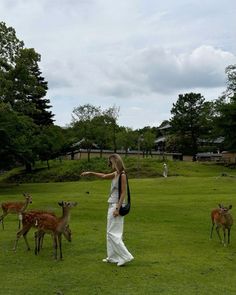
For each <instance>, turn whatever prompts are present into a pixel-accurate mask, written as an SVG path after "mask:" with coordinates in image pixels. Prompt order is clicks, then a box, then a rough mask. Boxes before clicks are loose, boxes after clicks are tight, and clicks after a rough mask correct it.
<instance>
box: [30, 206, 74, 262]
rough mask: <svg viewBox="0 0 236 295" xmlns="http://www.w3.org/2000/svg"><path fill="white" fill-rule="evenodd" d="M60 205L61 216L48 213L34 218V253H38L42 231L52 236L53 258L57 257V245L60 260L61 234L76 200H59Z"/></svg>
mask: <svg viewBox="0 0 236 295" xmlns="http://www.w3.org/2000/svg"><path fill="white" fill-rule="evenodd" d="M58 205H59V206H61V207H62V216H61V217H55V216H50V215H48V214H42V215H39V216H38V217H37V218H36V220H35V227H36V228H37V229H38V232H36V233H35V254H36V255H37V254H38V253H39V248H40V246H39V245H40V239H41V236H42V233H44V232H45V233H50V234H52V237H53V248H54V258H55V259H57V249H58V247H59V251H60V259H61V260H62V258H63V257H62V242H61V236H62V233H63V232H64V231H65V228H66V226H67V225H68V223H69V219H70V209H71V208H73V207H75V206H77V202H65V201H62V202H59V203H58Z"/></svg>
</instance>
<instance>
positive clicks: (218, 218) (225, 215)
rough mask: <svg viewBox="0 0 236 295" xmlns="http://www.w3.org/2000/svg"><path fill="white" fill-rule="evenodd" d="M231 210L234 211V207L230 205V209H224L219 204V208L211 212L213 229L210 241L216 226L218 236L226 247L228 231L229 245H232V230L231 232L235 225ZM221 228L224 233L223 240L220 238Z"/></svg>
mask: <svg viewBox="0 0 236 295" xmlns="http://www.w3.org/2000/svg"><path fill="white" fill-rule="evenodd" d="M230 209H232V205H229V206H228V207H224V206H223V205H222V204H219V208H215V209H213V210H212V211H211V221H212V227H211V233H210V239H212V234H213V229H214V226H215V225H216V232H217V235H218V237H219V239H220V241H221V242H222V243H223V245H224V246H226V230H227V231H228V245H229V244H230V230H231V226H232V225H233V217H232V215H231V214H230V212H229V210H230ZM221 227H222V229H223V233H224V239H223V240H222V239H221V236H220V228H221Z"/></svg>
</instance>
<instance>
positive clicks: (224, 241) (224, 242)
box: [223, 228, 226, 246]
mask: <svg viewBox="0 0 236 295" xmlns="http://www.w3.org/2000/svg"><path fill="white" fill-rule="evenodd" d="M223 232H224V240H223V244H224V246H226V230H225V228H223Z"/></svg>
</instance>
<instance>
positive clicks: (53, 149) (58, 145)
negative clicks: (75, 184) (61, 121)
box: [37, 125, 66, 169]
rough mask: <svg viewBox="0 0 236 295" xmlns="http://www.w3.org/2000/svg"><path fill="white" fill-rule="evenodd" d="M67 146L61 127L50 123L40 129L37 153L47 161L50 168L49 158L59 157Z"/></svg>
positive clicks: (41, 158)
mask: <svg viewBox="0 0 236 295" xmlns="http://www.w3.org/2000/svg"><path fill="white" fill-rule="evenodd" d="M65 147H66V138H65V136H64V132H63V130H62V128H61V127H59V126H55V125H50V126H45V127H43V128H41V129H40V133H39V135H38V136H37V154H38V156H39V159H40V160H42V161H46V162H47V166H48V169H49V168H50V167H49V160H50V159H55V158H57V157H59V156H60V155H61V154H62V151H63V150H64V149H65Z"/></svg>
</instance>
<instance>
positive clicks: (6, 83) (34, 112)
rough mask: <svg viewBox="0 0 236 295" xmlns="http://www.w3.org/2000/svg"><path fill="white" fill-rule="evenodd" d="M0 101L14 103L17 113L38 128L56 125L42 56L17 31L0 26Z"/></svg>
mask: <svg viewBox="0 0 236 295" xmlns="http://www.w3.org/2000/svg"><path fill="white" fill-rule="evenodd" d="M0 53H1V58H0V83H1V84H0V101H2V102H5V103H10V104H11V106H12V108H13V110H15V111H17V112H19V113H22V114H24V115H27V116H29V117H31V118H32V119H33V120H34V122H35V123H36V124H37V125H40V126H42V125H50V124H52V123H53V120H52V117H53V115H52V113H51V112H50V111H48V109H50V108H51V106H50V105H49V100H48V99H45V98H44V97H45V96H46V93H47V90H48V87H47V82H46V81H45V80H44V78H43V77H42V76H41V72H40V70H39V66H38V63H39V62H40V59H41V57H40V55H39V54H38V53H36V52H35V50H34V49H32V48H31V49H27V48H24V43H23V41H19V40H18V39H17V37H16V33H15V30H14V29H13V28H11V27H10V28H7V27H6V25H5V23H2V22H1V23H0Z"/></svg>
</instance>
